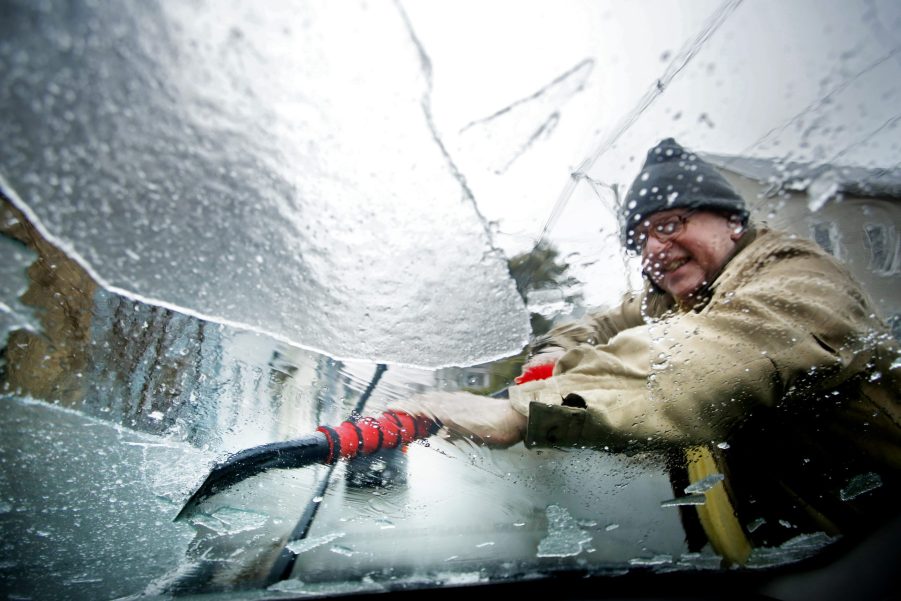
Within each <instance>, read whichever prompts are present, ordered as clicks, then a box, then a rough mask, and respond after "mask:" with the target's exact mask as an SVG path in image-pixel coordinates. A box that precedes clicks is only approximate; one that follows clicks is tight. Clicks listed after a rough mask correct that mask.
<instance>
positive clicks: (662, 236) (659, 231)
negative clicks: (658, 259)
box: [634, 211, 695, 253]
mask: <svg viewBox="0 0 901 601" xmlns="http://www.w3.org/2000/svg"><path fill="white" fill-rule="evenodd" d="M693 213H695V211H687V212H685V213H682V214H681V215H669V216H667V217H664V218H663V219H661V220H659V221H656V222H653V223H651V222H648V221H645V222H644V223H642V226H640V227H637V228H635V233H634V241H635V250H636V251H637V252H639V253H641V252H642V251H644V247H645V245H646V244H647V243H648V236H654V238H656V239H657V240H658V241H659V242H662V243H666V242H669V241H670V240H672V239H673V238H675V237H676V236H678V235H679V234H681V233H682V230H684V229H685V224H686V223H688V219H689V217H691V215H692V214H693ZM644 226H647V227H644Z"/></svg>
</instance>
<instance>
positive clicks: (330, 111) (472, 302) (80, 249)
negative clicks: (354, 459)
mask: <svg viewBox="0 0 901 601" xmlns="http://www.w3.org/2000/svg"><path fill="white" fill-rule="evenodd" d="M213 14H214V15H215V17H214V18H212V17H211V16H210V15H213ZM2 32H3V41H2V44H0V66H2V71H3V73H4V84H5V85H4V86H3V87H2V91H0V112H2V115H3V117H2V119H0V135H2V137H3V139H4V140H6V141H7V143H5V144H4V145H3V149H2V151H0V177H2V180H0V185H2V188H3V191H4V192H5V193H6V194H7V195H8V196H9V197H11V198H12V199H13V201H14V202H15V203H16V205H17V206H19V208H21V209H22V210H25V211H26V212H27V213H28V215H29V217H30V218H31V220H32V221H33V222H34V223H35V225H37V226H38V227H40V228H41V230H42V231H43V232H44V233H45V234H46V236H47V237H48V238H49V239H51V240H53V241H56V242H57V243H58V245H59V246H60V247H61V248H62V249H63V250H65V251H66V252H67V253H68V254H69V255H70V256H72V257H73V258H76V259H77V260H78V262H79V263H80V264H81V265H82V266H83V267H84V268H85V269H87V270H88V271H89V272H90V273H91V274H92V275H94V276H95V279H97V280H98V282H100V283H101V284H103V285H104V286H105V287H107V288H108V289H111V290H116V291H120V292H123V293H125V294H127V295H129V296H132V297H135V298H139V299H143V300H148V301H152V302H153V303H154V304H157V305H161V306H166V307H170V308H177V309H179V310H180V311H182V312H188V313H192V314H196V315H199V316H202V317H204V318H207V319H212V320H215V321H219V322H223V323H230V324H236V325H240V326H242V327H248V328H252V329H255V330H260V331H263V332H266V333H268V334H269V335H272V336H274V337H276V338H278V339H281V340H285V341H289V342H291V343H294V344H298V345H301V346H304V347H306V348H310V349H315V350H319V351H324V352H327V353H329V354H331V355H332V356H335V357H338V358H369V359H377V360H384V361H390V362H397V363H407V364H413V365H423V366H442V365H449V364H457V365H465V364H470V363H474V362H476V361H478V360H488V359H493V358H496V357H499V356H503V355H504V354H510V353H513V352H517V351H518V350H519V349H520V348H521V347H522V346H523V344H524V343H525V342H526V339H527V334H528V329H527V323H526V319H525V315H526V314H525V312H524V310H523V305H522V301H521V299H520V297H519V296H518V295H517V294H516V293H515V290H514V289H513V286H512V282H511V281H510V279H509V277H508V275H507V274H506V269H505V265H504V261H503V256H502V254H500V253H499V252H498V251H496V250H495V249H494V248H493V247H492V243H491V241H490V238H489V237H488V229H487V224H486V223H485V222H484V221H483V219H482V218H481V217H480V215H479V213H478V211H477V210H476V209H475V206H474V204H473V203H474V199H473V197H472V195H471V192H470V191H469V190H468V189H467V187H466V185H465V181H464V179H463V177H462V176H461V175H460V174H459V173H458V172H457V170H456V167H455V165H454V163H453V160H452V158H451V157H450V156H448V155H447V153H446V151H445V150H444V148H443V147H442V145H441V142H440V139H438V138H437V133H436V131H435V130H434V128H433V127H432V126H431V124H430V117H429V113H428V110H429V107H428V93H429V85H430V81H429V66H428V64H427V63H426V62H424V60H423V58H422V56H421V55H420V53H419V51H418V49H417V46H416V44H415V38H414V37H413V35H412V33H411V31H409V30H408V26H407V22H406V21H405V20H404V18H403V13H402V11H401V10H399V8H398V7H397V6H395V5H393V4H391V3H376V4H374V5H359V6H353V7H335V6H332V5H331V4H330V3H324V2H323V3H307V4H304V5H303V6H302V8H301V7H295V6H290V5H281V6H277V7H270V8H268V9H267V10H265V11H260V10H257V9H256V8H255V7H252V6H249V5H247V4H245V3H240V2H231V3H226V4H221V3H205V2H200V3H190V4H188V3H181V2H161V3H144V2H126V3H124V4H117V5H115V6H102V7H101V6H98V5H94V4H92V3H75V4H66V3H53V2H48V3H38V4H35V3H29V2H22V3H12V4H10V5H8V6H7V8H6V9H5V11H4V18H3V20H2ZM367 48H377V49H378V51H377V52H374V51H368V50H366V49H367ZM436 337H440V338H441V340H442V343H441V345H434V344H432V343H431V340H432V339H433V338H436Z"/></svg>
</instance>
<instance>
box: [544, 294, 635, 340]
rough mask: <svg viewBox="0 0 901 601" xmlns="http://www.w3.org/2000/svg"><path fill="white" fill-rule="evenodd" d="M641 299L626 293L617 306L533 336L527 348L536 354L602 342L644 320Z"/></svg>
mask: <svg viewBox="0 0 901 601" xmlns="http://www.w3.org/2000/svg"><path fill="white" fill-rule="evenodd" d="M642 298H643V296H642V295H639V294H627V295H625V296H624V297H623V300H622V302H621V303H620V304H619V305H618V306H617V307H614V308H612V309H609V310H607V311H599V312H596V313H590V314H588V315H586V316H585V317H584V318H582V319H580V320H576V321H571V322H567V323H564V324H561V325H559V326H556V327H555V328H552V329H551V330H550V331H549V332H548V333H547V334H545V335H543V336H540V337H538V338H536V339H535V340H534V341H533V342H532V344H531V345H530V346H529V350H530V352H531V354H535V353H539V352H541V351H543V350H548V349H551V348H554V349H563V350H569V349H571V348H574V347H576V346H579V345H580V344H589V345H596V344H604V343H606V342H607V341H608V340H610V339H611V338H613V337H614V336H615V335H616V334H618V333H619V332H622V331H623V330H627V329H629V328H633V327H635V326H639V325H641V324H643V323H644V318H643V316H642V314H641V302H642V301H641V299H642Z"/></svg>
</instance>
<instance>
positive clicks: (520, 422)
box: [388, 392, 526, 448]
mask: <svg viewBox="0 0 901 601" xmlns="http://www.w3.org/2000/svg"><path fill="white" fill-rule="evenodd" d="M388 409H392V410H395V411H406V412H407V413H409V414H411V415H422V416H426V417H429V418H431V419H433V420H437V421H438V422H440V423H441V425H442V426H443V427H444V429H445V430H446V431H447V433H448V434H449V437H450V438H467V439H470V440H474V441H476V442H479V443H482V444H485V445H487V446H490V447H499V448H505V447H509V446H510V445H513V444H516V443H517V442H519V441H521V440H522V439H523V438H524V437H525V432H526V417H525V416H524V415H522V414H521V413H519V412H518V411H516V410H515V409H514V408H513V406H512V405H511V404H510V401H509V400H508V399H497V398H494V397H487V396H479V395H476V394H471V393H468V392H430V393H426V394H422V395H418V396H415V397H411V398H409V399H406V400H402V401H397V402H395V403H392V404H389V406H388Z"/></svg>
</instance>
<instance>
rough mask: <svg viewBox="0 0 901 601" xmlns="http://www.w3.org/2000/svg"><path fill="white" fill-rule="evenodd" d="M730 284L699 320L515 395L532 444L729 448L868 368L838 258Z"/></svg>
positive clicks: (794, 263) (585, 352)
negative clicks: (748, 419) (749, 421)
mask: <svg viewBox="0 0 901 601" xmlns="http://www.w3.org/2000/svg"><path fill="white" fill-rule="evenodd" d="M802 248H803V247H802ZM758 254H759V253H758ZM745 263H747V261H745ZM733 271H734V270H733ZM724 275H725V273H724ZM722 283H723V285H721V286H718V288H717V291H716V292H715V294H714V296H713V298H712V299H711V302H710V303H709V304H708V305H707V306H706V307H705V308H704V309H703V310H701V311H700V312H698V313H683V314H678V315H674V316H671V317H669V318H665V319H662V320H660V321H658V322H657V323H654V324H646V325H641V326H637V327H632V328H629V329H626V330H624V331H622V332H620V333H619V334H617V335H615V336H613V337H612V338H611V339H610V340H609V341H607V342H606V343H605V344H599V345H591V344H587V343H585V344H579V345H577V346H574V347H573V348H571V350H569V351H568V352H567V353H566V354H565V355H564V356H563V357H562V358H561V359H560V361H559V362H558V364H557V367H556V368H555V371H554V373H555V375H554V377H552V378H549V379H547V380H543V381H537V382H530V383H527V384H524V385H522V386H516V387H514V388H513V389H512V390H511V392H510V398H511V402H512V403H513V405H514V407H515V408H516V409H517V410H518V411H520V412H521V413H523V414H525V415H527V416H528V429H527V435H526V444H527V445H529V446H579V445H588V446H596V447H602V448H604V447H605V448H608V449H610V450H617V451H622V450H629V449H641V448H647V447H651V446H659V445H668V444H699V443H710V442H712V441H720V440H724V439H725V438H726V437H727V436H728V433H729V431H730V430H731V429H732V428H734V427H735V425H736V424H738V423H739V422H740V421H741V420H742V419H743V417H745V416H746V415H748V413H749V412H751V411H753V410H754V408H755V407H757V406H760V405H764V406H770V407H772V406H775V405H776V403H777V402H780V401H781V400H784V399H788V398H791V397H792V394H790V393H792V392H793V391H801V390H804V389H805V388H807V387H808V386H811V385H814V384H812V383H814V382H816V386H822V385H826V384H838V383H840V381H841V380H843V379H847V378H849V377H851V376H853V375H854V373H856V372H857V371H860V370H861V369H863V364H865V363H866V361H867V357H866V353H859V352H858V351H859V350H860V348H859V347H860V341H861V340H862V339H865V338H866V334H867V333H868V332H869V331H870V330H871V329H872V327H873V325H874V324H875V323H876V322H874V321H873V319H872V318H871V317H870V313H871V310H870V309H869V307H868V305H867V301H866V300H865V299H864V297H863V294H862V293H861V292H860V289H859V287H858V286H857V285H856V284H855V283H854V282H853V281H852V280H851V279H850V277H849V276H848V275H847V273H846V272H845V271H844V269H843V268H842V267H841V266H839V265H838V264H836V263H834V261H832V260H831V259H829V258H827V257H824V256H821V255H820V254H818V253H816V252H813V251H810V252H803V251H802V252H798V251H797V248H795V249H794V250H792V251H791V252H785V253H783V254H782V255H779V253H772V254H767V255H765V256H762V257H761V258H759V259H758V260H756V261H755V262H754V264H753V265H751V266H748V265H747V264H746V265H744V266H743V267H742V268H740V270H739V273H738V274H737V275H736V274H735V273H733V275H732V276H731V277H729V278H725V279H724V281H723V282H722ZM801 396H803V395H801ZM807 396H808V397H809V396H811V395H807Z"/></svg>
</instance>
